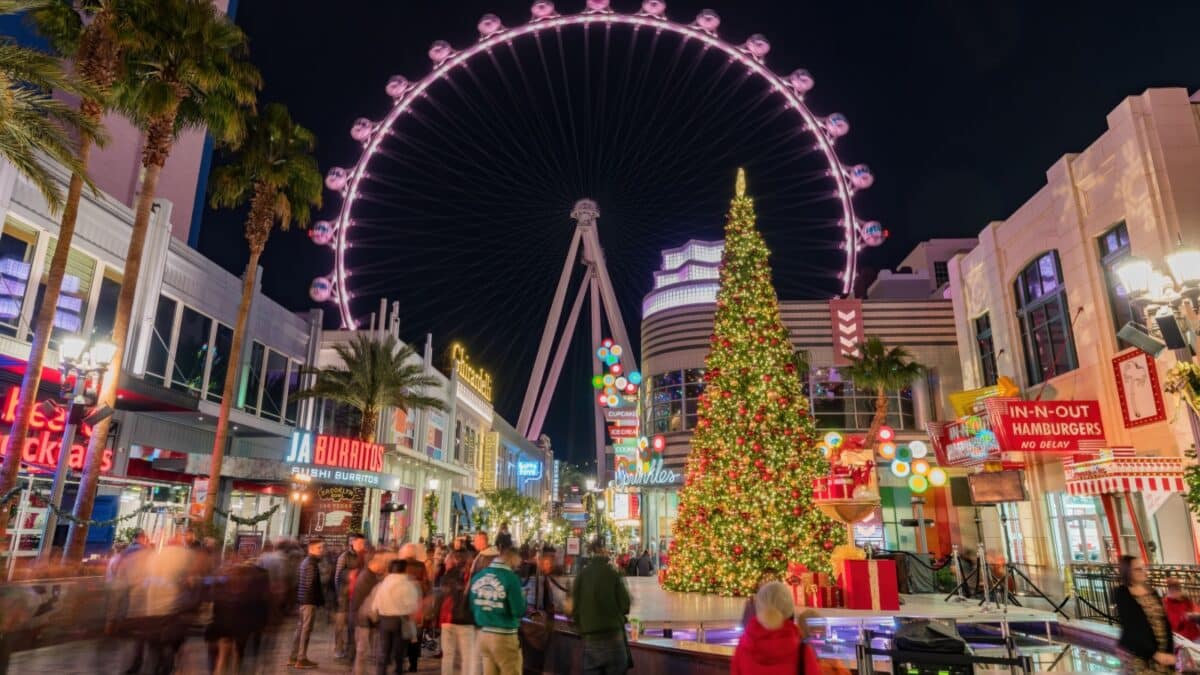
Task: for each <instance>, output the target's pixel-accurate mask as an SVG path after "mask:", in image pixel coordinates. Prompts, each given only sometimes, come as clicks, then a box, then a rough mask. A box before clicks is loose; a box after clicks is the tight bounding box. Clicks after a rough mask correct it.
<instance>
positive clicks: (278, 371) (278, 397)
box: [259, 350, 288, 421]
mask: <svg viewBox="0 0 1200 675" xmlns="http://www.w3.org/2000/svg"><path fill="white" fill-rule="evenodd" d="M287 367H288V358H287V357H286V356H284V355H283V354H280V353H279V352H277V351H274V350H268V352H267V372H266V378H265V379H264V380H263V391H262V407H261V408H260V409H259V414H260V415H262V416H263V417H267V418H270V419H273V420H276V421H279V419H280V415H282V414H283V394H284V387H285V386H287Z"/></svg>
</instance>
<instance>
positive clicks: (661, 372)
mask: <svg viewBox="0 0 1200 675" xmlns="http://www.w3.org/2000/svg"><path fill="white" fill-rule="evenodd" d="M973 243H974V242H973V241H972V240H934V241H932V242H926V243H925V244H922V247H921V248H919V249H918V250H917V253H919V254H920V257H921V260H922V262H923V264H925V266H926V267H927V268H928V269H929V270H930V271H931V270H932V269H933V267H934V266H935V265H937V266H939V267H940V266H941V265H942V264H944V263H945V262H946V261H947V260H948V259H949V258H950V257H951V256H952V255H954V254H955V253H957V252H958V251H961V250H964V249H966V248H970V245H971V244H973ZM722 248H723V244H722V242H719V241H717V242H702V241H691V242H688V243H687V244H685V245H684V246H682V247H679V248H676V249H670V250H667V251H664V252H663V254H662V258H663V262H662V268H661V269H660V270H659V271H657V272H655V273H654V276H655V281H654V289H653V290H652V291H651V292H650V293H649V294H648V295H647V296H646V298H645V300H644V302H643V315H642V372H643V385H642V402H641V415H642V420H641V423H642V433H643V435H645V436H648V437H651V438H655V439H661V441H660V443H659V444H660V445H661V448H655V451H656V452H658V453H660V454H661V459H662V467H663V471H661V472H658V473H657V474H656V475H654V476H651V477H650V478H648V479H646V480H638V481H636V482H637V484H636V485H632V486H630V489H629V491H630V492H631V493H634V494H635V495H636V496H633V497H630V498H629V499H628V501H627V502H624V501H623V502H622V504H621V505H620V508H621V510H622V511H623V512H625V513H629V514H631V515H632V514H637V515H636V518H635V519H640V522H641V530H642V538H643V541H644V543H645V544H646V545H648V546H649V547H650V548H652V549H657V550H662V549H663V547H665V546H666V545H667V543H669V540H670V538H671V525H672V523H673V522H674V519H675V515H676V513H677V509H678V491H679V487H680V484H681V483H682V476H683V474H684V468H685V465H686V462H687V457H688V453H689V452H690V449H691V446H690V438H691V432H692V429H693V428H694V427H695V424H696V421H697V410H698V409H697V399H698V397H699V396H700V394H701V393H702V392H703V390H704V381H703V378H704V368H705V363H704V362H705V357H706V356H707V355H708V351H709V348H710V337H709V336H710V335H711V334H712V329H713V315H714V313H715V310H716V304H715V303H716V296H717V290H718V286H719V265H720V259H721V252H722ZM914 255H916V253H915V254H914ZM890 277H891V278H890V279H889V280H888V281H887V282H884V281H882V280H881V281H880V282H877V283H876V284H875V285H874V286H872V289H871V290H872V296H875V295H879V296H880V297H879V298H878V299H876V298H875V297H868V298H867V299H866V300H863V301H853V302H852V304H851V305H848V306H847V305H839V307H842V308H843V311H845V312H853V314H854V318H853V323H854V329H855V331H857V332H858V333H859V334H860V335H866V336H876V337H879V338H880V339H882V340H883V341H884V342H885V343H886V344H887V345H888V346H902V347H904V348H905V349H907V350H908V351H909V352H910V353H911V354H912V355H913V357H914V358H915V359H916V360H917V361H919V362H921V363H923V364H925V365H926V366H928V373H927V375H926V376H925V377H924V378H923V379H922V380H920V381H918V382H914V383H913V385H912V386H910V387H908V388H906V389H904V390H903V391H898V392H892V393H891V394H890V395H889V415H888V424H889V425H891V426H892V427H893V428H895V429H896V431H897V437H898V438H899V439H901V440H912V439H917V438H922V437H924V436H925V433H926V432H925V424H926V422H928V421H931V420H935V419H939V417H938V416H939V415H942V414H944V412H945V410H946V409H947V403H946V401H947V397H948V395H949V394H950V393H953V392H956V391H959V390H960V389H961V388H962V381H961V377H960V374H959V372H960V370H959V369H960V366H961V364H960V362H959V359H958V355H957V354H956V352H955V348H956V346H957V342H956V333H955V328H954V314H953V307H952V305H951V303H950V301H949V300H947V299H945V298H944V297H943V294H942V293H940V292H939V285H938V284H937V283H936V282H935V279H934V277H933V275H931V274H930V273H929V272H927V271H925V269H921V270H917V271H913V270H912V269H908V270H902V271H898V272H896V273H894V274H891V275H890ZM836 302H838V301H828V300H802V301H791V300H781V302H780V313H781V316H782V319H783V322H784V325H785V326H787V328H788V330H789V331H790V333H791V340H792V344H793V347H794V348H795V349H797V350H804V351H805V352H806V353H807V356H808V362H809V364H810V369H809V373H808V375H807V381H806V383H805V386H806V390H807V392H808V393H809V395H810V397H811V400H812V412H813V417H814V421H815V422H816V425H817V427H818V429H821V430H823V431H831V430H838V431H848V432H859V433H861V432H863V431H865V430H866V429H867V428H868V427H869V426H870V422H871V417H872V414H873V412H874V405H875V393H874V392H868V391H858V390H857V389H855V387H854V384H853V383H852V382H849V381H847V380H846V379H845V378H844V377H843V376H842V374H841V372H840V370H839V368H838V365H839V364H838V362H837V360H836V359H835V346H836V342H835V340H836V336H837V332H836V329H835V322H836V321H837V319H836V318H835V317H836V312H835V310H833V309H831V304H832V303H836ZM652 447H654V446H653V444H652ZM881 480H882V484H883V485H884V508H883V509H882V510H881V512H880V514H879V518H878V520H876V521H875V526H874V528H867V529H865V530H862V531H860V538H861V539H864V540H869V541H872V542H873V543H875V544H878V545H881V546H886V547H889V548H906V549H909V550H914V548H915V532H914V530H913V529H912V528H905V527H903V526H901V525H900V521H901V520H904V519H907V518H912V517H913V515H912V507H911V495H910V493H909V492H908V489H907V486H906V485H904V484H903V482H902V481H900V480H898V479H894V478H893V477H892V476H891V475H890V474H887V475H883V474H881ZM616 483H617V485H618V487H620V484H621V480H619V477H618V480H617V481H616ZM929 500H930V502H931V505H930V506H929V508H931V509H940V512H942V513H948V512H950V511H953V509H952V508H951V507H950V499H949V492H948V491H946V490H931V491H930V494H929ZM626 504H627V506H626ZM626 509H628V510H626ZM943 522H944V523H945V526H944V527H943V529H942V530H940V533H941V534H940V536H939V533H938V532H932V533H931V534H930V545H931V546H932V547H938V548H944V549H945V550H946V551H947V552H948V550H949V546H950V543H951V539H953V540H955V541H957V540H958V538H959V537H960V535H959V532H958V530H959V526H958V514H957V512H954V513H949V515H948V517H947V518H945V519H943Z"/></svg>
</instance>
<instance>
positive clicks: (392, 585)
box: [371, 560, 421, 675]
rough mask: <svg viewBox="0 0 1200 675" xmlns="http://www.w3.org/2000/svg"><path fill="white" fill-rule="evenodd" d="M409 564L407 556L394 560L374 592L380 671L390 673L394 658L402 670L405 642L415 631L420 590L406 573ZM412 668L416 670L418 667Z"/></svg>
mask: <svg viewBox="0 0 1200 675" xmlns="http://www.w3.org/2000/svg"><path fill="white" fill-rule="evenodd" d="M407 566H408V563H407V562H405V561H404V560H393V561H392V562H391V564H389V565H388V574H387V576H386V577H384V578H383V581H380V582H379V585H378V586H377V587H376V588H375V592H374V593H373V598H372V605H371V609H372V614H373V615H374V616H376V617H378V621H379V657H378V664H377V667H376V672H377V673H378V675H387V669H388V666H389V665H390V664H391V663H393V662H394V663H395V664H396V672H397V673H399V672H401V671H403V669H404V658H405V654H406V645H407V643H408V641H409V640H410V639H412V637H413V636H414V635H415V633H416V627H415V626H414V625H413V622H412V614H413V612H416V611H417V610H418V609H419V607H420V604H421V594H420V591H419V590H418V589H417V585H416V584H415V583H413V581H412V579H410V578H409V576H408V574H407V573H406V571H405V570H406V568H407ZM410 672H416V667H413V668H412V669H411V670H410Z"/></svg>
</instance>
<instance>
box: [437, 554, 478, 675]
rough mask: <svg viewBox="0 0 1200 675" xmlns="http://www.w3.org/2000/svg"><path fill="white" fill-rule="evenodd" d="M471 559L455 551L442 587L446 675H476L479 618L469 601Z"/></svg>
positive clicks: (440, 602)
mask: <svg viewBox="0 0 1200 675" xmlns="http://www.w3.org/2000/svg"><path fill="white" fill-rule="evenodd" d="M469 560H470V556H469V555H468V554H467V552H466V550H458V551H451V552H450V555H449V556H447V557H446V560H445V565H446V569H445V572H444V573H443V574H442V583H441V586H439V587H438V623H439V624H440V625H441V628H442V635H441V644H442V675H455V674H456V673H462V674H463V675H476V666H477V665H478V663H479V659H478V657H477V655H476V654H475V616H474V613H472V611H471V605H470V604H469V602H468V599H467V583H468V582H469V581H470V579H469V578H468V577H467V574H468V573H469V572H470V567H469V562H468V561H469Z"/></svg>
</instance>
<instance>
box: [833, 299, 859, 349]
mask: <svg viewBox="0 0 1200 675" xmlns="http://www.w3.org/2000/svg"><path fill="white" fill-rule="evenodd" d="M829 319H830V321H829V322H830V324H831V325H832V326H833V365H835V366H845V365H849V364H850V359H849V358H848V357H851V356H858V345H859V344H860V343H862V341H863V313H862V301H861V300H853V299H842V300H830V301H829Z"/></svg>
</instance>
